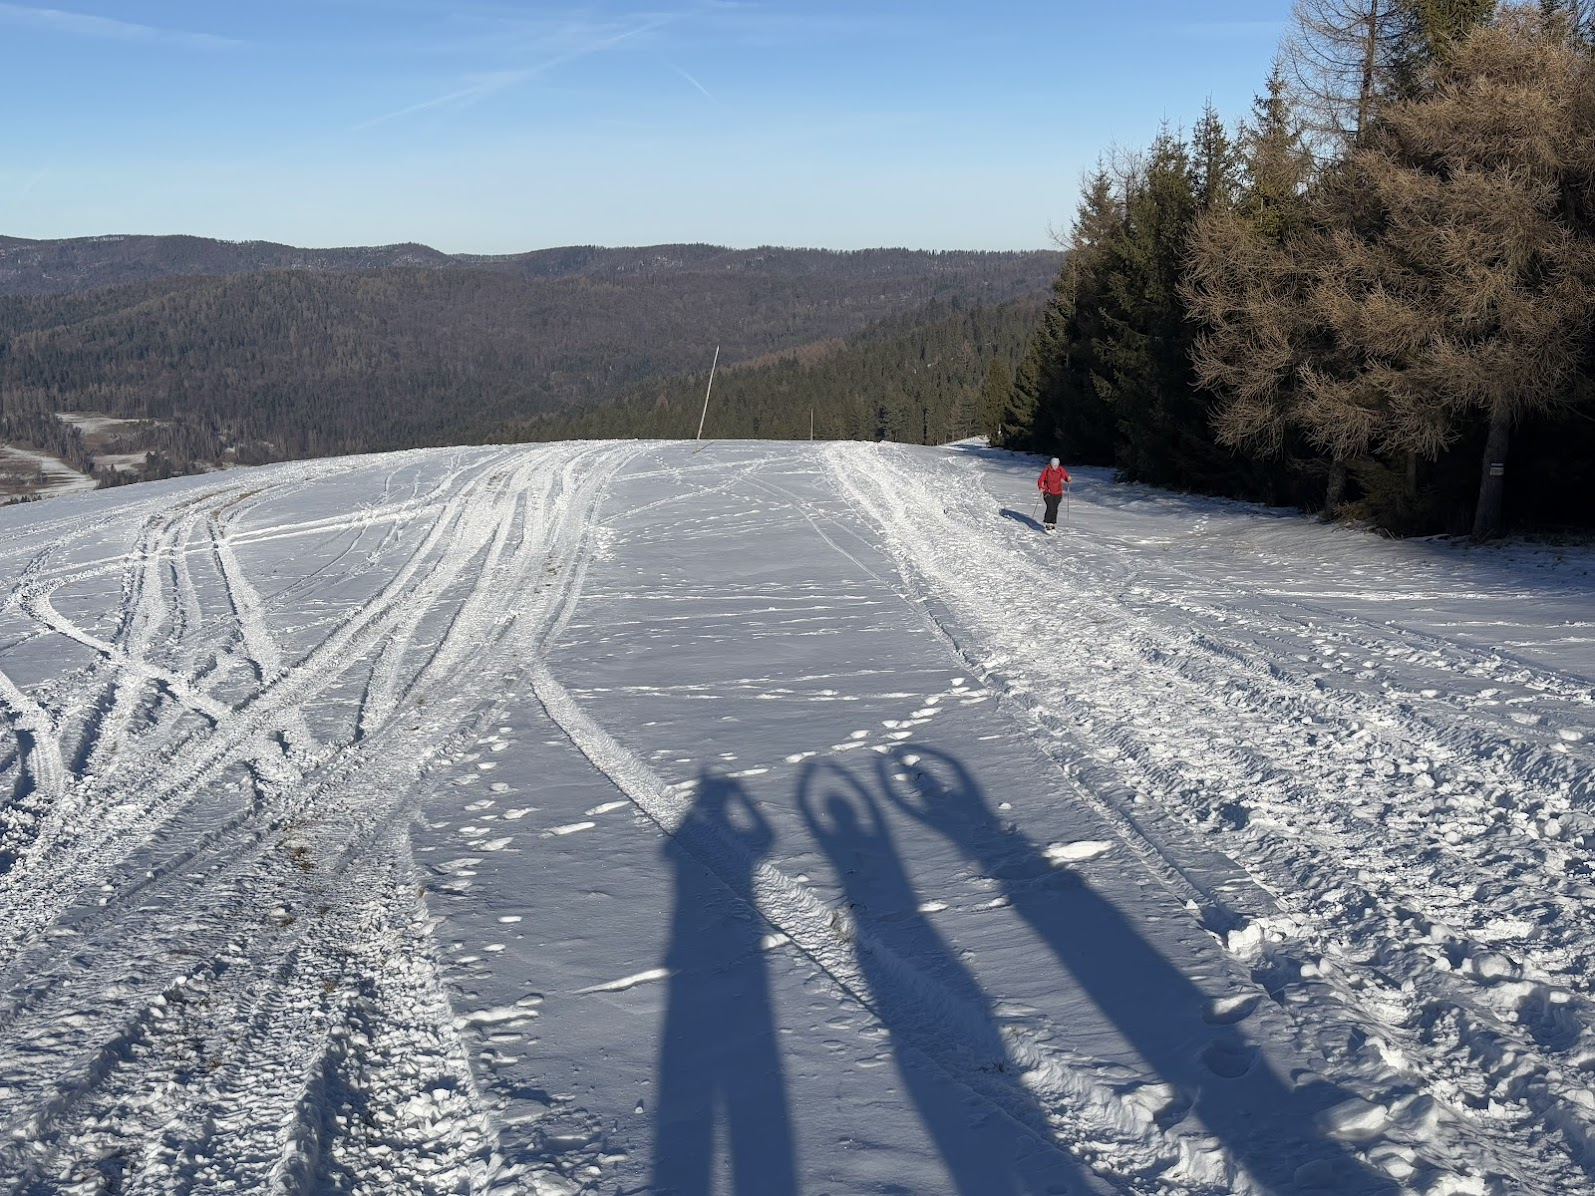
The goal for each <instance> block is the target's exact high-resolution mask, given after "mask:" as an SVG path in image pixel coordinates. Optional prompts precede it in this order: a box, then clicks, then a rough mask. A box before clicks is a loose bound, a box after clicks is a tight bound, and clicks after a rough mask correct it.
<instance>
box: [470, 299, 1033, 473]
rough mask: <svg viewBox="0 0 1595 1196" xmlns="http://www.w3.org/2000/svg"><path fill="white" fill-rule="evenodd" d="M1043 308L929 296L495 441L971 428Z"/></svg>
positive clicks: (983, 420)
mask: <svg viewBox="0 0 1595 1196" xmlns="http://www.w3.org/2000/svg"><path fill="white" fill-rule="evenodd" d="M1041 309H1042V300H1041V299H1040V298H1033V299H1024V300H1016V301H1013V302H1010V303H1004V304H998V305H995V306H967V305H965V304H963V303H959V302H956V301H955V302H935V303H932V304H929V305H927V306H926V307H925V308H922V309H920V310H917V311H914V312H911V313H905V314H903V315H900V316H895V317H892V318H890V319H887V320H883V321H881V322H880V323H878V324H876V325H873V326H872V327H870V328H868V329H865V330H863V331H861V332H858V333H855V334H853V335H852V336H849V337H844V338H839V339H835V340H830V341H823V342H818V343H815V344H811V345H807V346H804V347H803V348H801V349H798V350H794V351H789V352H783V353H777V354H772V355H770V356H769V357H767V358H764V359H761V360H755V361H752V362H747V363H744V364H739V365H733V366H731V367H729V368H726V367H722V368H721V369H720V370H718V371H717V372H716V374H715V377H714V385H713V388H712V390H710V389H709V387H708V374H709V371H708V370H707V369H704V370H698V371H695V372H693V373H690V374H684V375H680V376H677V377H675V378H672V379H669V380H668V381H663V382H658V383H653V384H650V385H647V386H640V387H636V388H633V389H632V391H631V392H630V393H629V394H627V395H626V396H625V397H624V398H623V399H621V400H620V401H619V402H616V403H613V404H604V405H602V406H598V407H591V408H587V409H581V410H568V411H564V412H559V413H554V414H549V415H545V416H539V417H537V418H535V419H531V420H524V421H516V422H514V423H511V424H509V425H507V426H506V427H505V428H504V429H503V431H502V434H501V438H502V439H505V440H556V439H571V438H586V437H594V438H597V437H611V436H624V437H659V438H679V437H689V438H690V437H692V436H695V435H696V434H697V431H698V423H699V420H700V419H701V418H703V415H704V398H705V392H706V390H708V391H709V399H710V403H709V409H708V415H707V419H706V421H705V428H704V435H705V436H706V437H709V438H712V439H743V438H748V439H775V440H805V439H808V437H809V436H810V435H811V434H812V435H813V436H815V437H816V438H818V439H822V440H895V441H901V442H906V443H913V444H942V443H946V442H948V441H953V440H961V439H964V438H966V437H969V436H977V435H980V434H982V433H983V432H984V431H985V429H986V426H987V424H988V422H989V409H990V407H991V405H992V398H991V395H992V391H991V384H990V381H989V380H990V379H991V378H993V377H996V378H999V379H1001V380H1002V381H1001V384H1000V390H999V391H998V392H997V393H998V394H999V395H1000V394H1005V393H1006V389H1007V382H1006V379H1007V378H1008V377H1010V376H1011V374H1012V371H1013V369H1014V368H1015V366H1016V364H1017V362H1018V360H1019V358H1020V356H1021V355H1022V354H1023V352H1024V350H1025V345H1026V343H1027V341H1028V339H1029V336H1030V331H1031V329H1032V328H1033V327H1034V326H1035V323H1036V320H1037V318H1038V317H1039V316H1040V313H1041Z"/></svg>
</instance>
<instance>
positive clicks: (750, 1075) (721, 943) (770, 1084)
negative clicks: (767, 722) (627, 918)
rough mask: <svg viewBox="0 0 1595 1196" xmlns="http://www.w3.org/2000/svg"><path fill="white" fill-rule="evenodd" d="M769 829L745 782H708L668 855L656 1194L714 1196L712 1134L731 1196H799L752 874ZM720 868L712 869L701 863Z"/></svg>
mask: <svg viewBox="0 0 1595 1196" xmlns="http://www.w3.org/2000/svg"><path fill="white" fill-rule="evenodd" d="M774 838H775V835H774V832H773V831H772V830H771V829H770V826H769V824H768V823H767V822H766V821H765V820H764V817H763V816H762V815H761V814H760V813H759V812H758V810H757V809H756V808H755V807H754V805H753V803H752V802H751V801H749V800H748V797H747V794H746V793H745V792H744V791H743V789H742V787H741V786H740V785H737V784H735V783H734V782H732V781H727V780H723V779H720V778H717V777H711V776H708V775H704V776H702V777H701V778H700V779H699V782H698V795H697V798H696V799H695V801H694V802H693V807H692V811H691V812H690V813H689V814H688V815H687V817H686V819H685V820H684V821H683V822H682V824H681V826H680V827H678V828H677V830H676V833H675V836H674V837H673V838H671V839H670V840H668V841H667V842H666V845H665V855H666V857H667V858H668V859H669V860H670V863H671V865H672V866H673V867H674V868H675V873H676V882H675V890H676V906H675V913H674V915H673V918H672V922H671V929H670V946H669V948H668V950H667V952H666V954H665V966H666V967H667V968H668V969H669V971H670V986H669V991H668V995H667V1007H666V1011H665V1022H664V1034H663V1041H662V1043H661V1045H660V1050H659V1087H658V1094H657V1096H656V1098H655V1099H656V1101H657V1105H656V1107H655V1110H654V1118H655V1126H654V1159H653V1183H652V1189H651V1190H653V1191H656V1192H658V1193H660V1196H665V1194H666V1193H668V1194H669V1196H709V1193H710V1192H711V1191H726V1190H727V1189H725V1188H724V1186H723V1184H718V1183H717V1182H716V1179H715V1176H716V1173H717V1171H718V1172H720V1173H723V1172H724V1170H725V1168H724V1167H723V1166H722V1167H720V1168H716V1166H715V1157H714V1155H715V1140H716V1127H717V1126H718V1127H721V1128H720V1132H719V1138H720V1142H721V1149H722V1150H725V1151H727V1152H728V1153H729V1154H730V1176H731V1187H730V1189H729V1191H730V1192H731V1193H732V1196H796V1192H797V1179H796V1166H795V1162H794V1156H795V1152H794V1149H793V1141H792V1126H791V1119H790V1115H789V1112H788V1108H787V1097H786V1087H785V1083H784V1081H783V1078H782V1072H781V1057H780V1053H779V1049H778V1045H777V1041H776V1033H775V1021H774V1012H773V1009H772V1006H771V1002H770V982H769V976H768V973H767V968H766V963H765V953H764V950H763V946H762V942H763V939H764V936H765V935H766V934H767V933H768V932H769V929H770V928H769V926H768V925H767V924H766V923H765V922H764V921H763V919H761V918H760V917H759V915H758V913H757V909H758V906H757V903H756V902H755V900H754V896H753V872H754V869H755V868H756V867H757V866H758V863H759V861H760V860H761V859H762V858H763V857H764V856H765V855H766V854H767V853H768V852H769V850H770V845H771V843H772V842H773V841H774ZM705 860H713V861H714V862H715V866H714V871H712V872H711V871H710V869H709V868H708V867H707V866H706V865H705V863H704V862H703V861H705Z"/></svg>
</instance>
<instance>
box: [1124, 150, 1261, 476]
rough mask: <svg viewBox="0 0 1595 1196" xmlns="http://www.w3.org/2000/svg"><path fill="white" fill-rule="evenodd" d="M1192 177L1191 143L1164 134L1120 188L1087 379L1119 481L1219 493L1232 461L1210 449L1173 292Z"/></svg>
mask: <svg viewBox="0 0 1595 1196" xmlns="http://www.w3.org/2000/svg"><path fill="white" fill-rule="evenodd" d="M1192 179H1193V172H1192V169H1191V156H1190V149H1189V147H1188V146H1187V145H1186V144H1185V142H1184V141H1182V140H1181V139H1180V138H1178V137H1177V136H1175V135H1174V134H1173V133H1171V132H1170V131H1168V130H1167V129H1165V130H1164V131H1163V132H1162V133H1160V134H1159V135H1158V137H1157V139H1156V140H1155V141H1154V142H1153V143H1152V146H1151V148H1150V149H1149V151H1148V152H1147V156H1146V159H1145V162H1144V165H1143V168H1142V169H1141V170H1140V171H1139V172H1138V173H1137V175H1136V177H1134V178H1133V179H1131V180H1130V182H1129V183H1128V185H1127V190H1126V193H1125V197H1124V220H1123V231H1122V234H1121V235H1119V236H1118V237H1116V238H1115V239H1114V240H1113V241H1112V242H1111V243H1110V244H1109V246H1108V247H1107V248H1106V251H1105V255H1104V256H1105V260H1104V262H1103V266H1102V269H1103V271H1104V275H1105V279H1104V282H1105V285H1104V288H1103V289H1104V292H1105V293H1104V298H1103V302H1102V304H1101V312H1102V323H1103V326H1102V329H1101V332H1100V333H1099V334H1098V335H1097V336H1096V337H1095V338H1094V340H1095V352H1096V356H1097V359H1098V362H1099V368H1097V369H1096V370H1094V371H1093V374H1092V378H1093V382H1094V387H1095V390H1096V393H1097V394H1098V396H1100V398H1101V399H1103V400H1104V401H1105V402H1106V403H1107V404H1108V405H1109V406H1110V407H1111V409H1112V412H1113V416H1114V422H1115V429H1116V432H1117V445H1116V448H1117V464H1118V466H1119V470H1120V472H1121V474H1122V475H1123V476H1124V477H1126V478H1130V479H1133V480H1136V481H1144V482H1151V483H1154V484H1157V485H1166V486H1176V487H1179V488H1182V489H1185V488H1190V489H1199V490H1222V489H1224V488H1225V486H1226V477H1225V475H1226V474H1228V473H1230V472H1231V471H1232V470H1233V465H1234V461H1233V458H1232V457H1231V455H1230V454H1228V453H1225V452H1223V451H1221V450H1220V449H1219V448H1218V446H1217V444H1216V442H1215V440H1214V436H1213V432H1212V429H1211V427H1210V412H1209V405H1208V400H1207V398H1206V397H1205V396H1204V395H1203V394H1201V393H1200V392H1198V390H1197V388H1196V377H1195V374H1194V371H1193V367H1192V363H1191V348H1192V345H1193V342H1194V339H1195V333H1196V327H1195V325H1194V323H1193V322H1192V321H1191V320H1190V319H1189V317H1188V316H1187V314H1186V308H1185V302H1184V299H1183V298H1182V296H1181V294H1180V284H1181V272H1182V264H1183V262H1184V259H1185V255H1186V251H1187V249H1188V246H1189V241H1190V236H1191V232H1192V229H1193V226H1194V223H1195V220H1196V216H1197V201H1196V195H1195V191H1194V188H1193V184H1192Z"/></svg>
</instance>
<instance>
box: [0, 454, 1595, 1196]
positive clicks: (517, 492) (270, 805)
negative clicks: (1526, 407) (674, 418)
mask: <svg viewBox="0 0 1595 1196" xmlns="http://www.w3.org/2000/svg"><path fill="white" fill-rule="evenodd" d="M1035 469H1036V464H1035V462H1034V461H1033V460H1032V459H1030V458H1025V457H1019V456H1014V455H1011V454H1006V453H998V452H990V451H987V450H984V449H981V448H979V447H977V446H974V445H959V446H952V447H946V448H924V449H915V448H903V447H896V446H889V445H887V446H875V445H862V444H841V445H825V444H809V443H803V444H769V443H763V444H759V443H711V444H709V445H708V446H706V447H704V448H703V449H702V451H700V452H697V453H694V452H693V446H692V445H683V444H677V443H581V444H559V445H541V446H516V447H507V448H484V449H467V450H429V451H421V452H411V453H403V454H394V455H386V456H370V457H357V458H348V459H341V460H326V461H315V462H307V463H295V464H285V465H279V466H271V467H265V468H260V469H240V470H234V471H229V472H227V473H223V474H213V475H209V476H206V477H200V478H186V479H176V480H173V481H170V482H164V483H156V484H150V485H144V486H138V487H130V488H126V489H121V490H116V491H110V492H99V493H93V494H82V495H69V496H65V497H61V498H57V499H52V500H51V501H49V502H46V503H36V504H28V505H27V506H24V507H13V508H9V509H6V510H5V511H3V512H0V524H3V527H4V532H5V534H4V537H3V545H0V561H3V568H4V570H5V578H6V583H7V591H6V604H5V608H4V615H3V620H0V714H3V717H4V723H5V727H6V735H5V738H4V744H3V746H0V766H3V775H0V1192H7V1193H17V1194H22V1193H39V1192H73V1193H97V1192H143V1193H167V1192H188V1193H208V1192H239V1193H245V1192H248V1193H253V1192H283V1193H301V1192H303V1193H311V1192H315V1193H356V1192H360V1193H366V1192H369V1193H379V1192H381V1193H386V1192H406V1193H412V1192H413V1193H489V1192H492V1193H529V1194H534V1196H551V1194H563V1196H569V1194H573V1193H592V1194H594V1196H597V1194H603V1196H613V1194H618V1193H630V1194H636V1193H650V1192H656V1193H660V1194H661V1196H663V1194H665V1193H676V1194H678V1196H712V1194H713V1196H719V1194H725V1193H735V1194H736V1196H782V1194H783V1193H790V1194H796V1193H804V1194H805V1196H824V1194H830V1196H855V1194H870V1193H879V1194H882V1196H887V1194H893V1196H905V1194H909V1193H913V1194H916V1196H921V1194H923V1196H936V1194H941V1193H947V1194H957V1196H1007V1194H1014V1196H1018V1194H1020V1193H1026V1194H1028V1193H1036V1194H1040V1193H1064V1192H1069V1193H1102V1194H1107V1193H1117V1194H1125V1196H1128V1194H1131V1193H1159V1194H1171V1196H1172V1194H1176V1193H1204V1194H1207V1193H1229V1192H1234V1193H1292V1192H1313V1191H1317V1192H1335V1193H1398V1192H1411V1193H1423V1194H1437V1196H1443V1194H1457V1193H1502V1194H1505V1193H1519V1192H1533V1193H1572V1192H1579V1191H1585V1190H1589V1189H1590V1187H1592V1186H1595V1153H1592V1152H1591V1149H1590V1146H1589V1142H1590V1140H1591V1135H1592V1133H1595V1086H1592V1084H1591V1078H1590V1077H1591V1074H1592V1071H1595V1034H1592V1029H1591V1027H1592V1026H1595V1009H1592V1007H1591V1003H1590V980H1589V976H1590V975H1591V972H1592V967H1591V965H1592V963H1595V960H1592V958H1591V957H1592V955H1595V879H1592V877H1591V869H1590V866H1589V863H1588V856H1589V846H1590V844H1591V842H1592V841H1595V808H1592V794H1591V783H1592V782H1591V777H1592V775H1595V768H1592V764H1595V758H1592V755H1595V754H1592V750H1591V746H1590V745H1591V742H1592V741H1591V735H1592V732H1595V689H1592V680H1595V630H1592V629H1595V579H1592V577H1591V572H1590V571H1591V568H1592V566H1595V551H1592V550H1591V549H1589V548H1582V547H1579V548H1568V547H1556V546H1549V545H1514V546H1492V547H1483V548H1479V547H1470V546H1467V545H1464V544H1458V543H1453V542H1449V541H1418V542H1407V543H1401V542H1393V541H1388V540H1384V539H1381V538H1379V537H1377V536H1374V535H1372V534H1370V533H1368V532H1364V531H1358V530H1353V529H1347V528H1332V527H1324V526H1320V525H1317V524H1313V523H1311V522H1308V521H1307V520H1305V519H1303V518H1301V517H1299V516H1296V515H1294V514H1291V513H1288V512H1281V511H1271V510H1267V509H1263V508H1258V507H1251V506H1245V505H1242V504H1236V503H1227V502H1220V501H1214V500H1203V499H1192V498H1183V497H1178V496H1171V495H1167V494H1161V493H1158V492H1154V491H1149V490H1145V489H1141V488H1137V487H1133V486H1126V485H1120V484H1115V483H1113V482H1111V481H1110V480H1109V478H1108V476H1107V474H1106V473H1105V472H1104V471H1096V470H1091V469H1080V470H1077V471H1075V486H1074V489H1073V493H1072V495H1071V502H1070V504H1069V508H1068V512H1067V520H1066V525H1065V526H1064V527H1062V528H1060V530H1059V532H1058V533H1057V534H1056V535H1052V536H1046V535H1043V534H1042V533H1041V530H1040V526H1039V524H1038V523H1037V521H1036V519H1035V517H1034V513H1033V503H1034V499H1035V487H1034V473H1035Z"/></svg>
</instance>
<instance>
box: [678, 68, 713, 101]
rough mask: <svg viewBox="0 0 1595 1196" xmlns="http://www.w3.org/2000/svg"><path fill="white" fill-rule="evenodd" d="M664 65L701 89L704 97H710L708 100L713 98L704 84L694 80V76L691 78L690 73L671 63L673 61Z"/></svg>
mask: <svg viewBox="0 0 1595 1196" xmlns="http://www.w3.org/2000/svg"><path fill="white" fill-rule="evenodd" d="M665 65H666V66H667V67H669V68H670V69H671V70H673V71H675V72H676V74H678V75H680V76H681V77H682V78H683V79H685V80H686V81H687V82H688V83H690V84H692V85H693V86H694V87H696V88H697V89H698V90H699V91H701V92H703V94H704V96H705V97H706V98H708V99H710V100H714V96H712V95H710V94H709V89H708V88H707V87H705V86H704V85H703V84H702V83H699V82H698V81H697V80H696V79H694V78H693V77H692V76H691V75H689V74H688V73H687V72H686V71H684V70H682V69H681V68H680V67H679V66H677V65H676V64H675V63H673V62H667V63H665ZM715 102H716V103H719V101H718V100H715Z"/></svg>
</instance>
